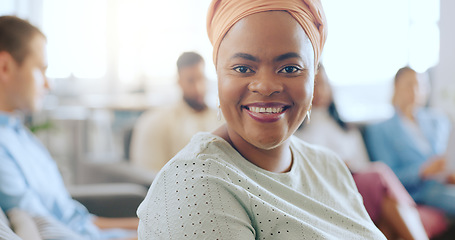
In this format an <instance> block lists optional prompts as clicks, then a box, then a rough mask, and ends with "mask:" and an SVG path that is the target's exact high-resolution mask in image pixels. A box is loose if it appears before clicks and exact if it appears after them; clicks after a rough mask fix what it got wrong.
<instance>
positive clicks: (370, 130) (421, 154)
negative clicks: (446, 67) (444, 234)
mask: <svg viewBox="0 0 455 240" xmlns="http://www.w3.org/2000/svg"><path fill="white" fill-rule="evenodd" d="M425 90H426V89H424V88H422V86H421V80H420V79H419V77H418V74H417V73H416V71H414V70H413V69H412V68H410V67H404V68H401V69H400V70H398V72H397V74H396V76H395V80H394V92H393V98H392V104H393V106H394V107H395V113H394V115H393V116H392V117H391V118H390V119H387V120H385V121H383V122H380V123H376V124H373V125H371V126H368V127H367V128H366V143H367V147H368V149H369V150H370V152H371V157H372V160H373V161H382V162H384V163H386V164H387V165H388V166H389V167H390V168H391V169H392V170H393V171H394V172H395V174H396V175H397V176H398V178H399V179H400V180H401V182H402V183H403V185H404V186H405V187H406V189H407V190H408V192H409V193H410V194H411V196H412V197H413V198H414V200H415V201H416V202H417V203H421V204H425V205H430V206H434V207H437V208H440V209H442V210H444V211H445V212H446V213H447V214H449V215H451V216H455V185H454V184H455V173H453V172H451V171H448V169H446V167H447V164H446V162H447V159H446V157H445V154H446V151H447V148H448V141H449V136H450V132H451V124H450V121H449V119H448V118H447V117H446V116H445V115H443V114H442V113H440V112H437V111H435V110H433V109H430V108H426V107H424V105H425V102H426V95H425V94H424V93H425Z"/></svg>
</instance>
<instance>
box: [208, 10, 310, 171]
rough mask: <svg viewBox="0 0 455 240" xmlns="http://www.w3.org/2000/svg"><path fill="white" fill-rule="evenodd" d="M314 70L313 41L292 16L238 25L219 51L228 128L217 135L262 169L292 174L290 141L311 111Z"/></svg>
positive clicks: (269, 15) (273, 15)
mask: <svg viewBox="0 0 455 240" xmlns="http://www.w3.org/2000/svg"><path fill="white" fill-rule="evenodd" d="M314 66H315V65H314V52H313V47H312V45H311V42H310V41H309V39H308V36H307V35H306V34H305V32H304V31H303V29H302V27H301V26H300V25H299V24H298V23H297V21H296V20H295V19H293V18H292V17H291V16H290V15H289V14H288V13H286V12H283V11H271V12H262V13H257V14H253V15H250V16H248V17H245V18H243V19H242V20H240V21H239V22H237V23H236V24H235V25H234V26H233V27H232V28H231V29H230V30H229V32H228V34H227V35H226V36H225V37H224V39H223V41H222V43H221V45H220V48H219V53H218V59H217V64H216V67H217V75H218V91H219V96H220V107H221V110H222V111H223V116H224V118H225V119H226V122H227V124H226V125H224V126H222V127H221V128H219V129H217V130H216V131H215V132H214V134H216V135H218V136H220V137H222V138H223V139H225V140H226V141H227V142H229V143H230V144H231V145H232V146H233V147H234V148H235V149H236V150H237V151H238V152H239V153H240V154H241V155H242V156H243V157H244V158H246V159H247V160H248V161H250V162H252V163H253V164H255V165H257V166H258V167H260V168H263V169H265V170H268V171H271V172H287V171H289V170H290V169H291V167H292V153H291V151H290V148H289V145H290V139H289V137H290V136H291V135H292V134H293V133H294V132H295V131H296V129H297V128H298V126H299V125H300V124H301V123H302V121H303V120H304V118H305V116H306V113H307V111H308V110H309V109H310V105H311V100H312V96H313V86H314V71H315V67H314ZM255 107H257V109H261V108H262V109H261V110H253V109H254V108H255ZM267 111H269V112H267ZM271 111H274V112H273V113H271ZM270 116H272V117H270ZM270 119H272V120H270Z"/></svg>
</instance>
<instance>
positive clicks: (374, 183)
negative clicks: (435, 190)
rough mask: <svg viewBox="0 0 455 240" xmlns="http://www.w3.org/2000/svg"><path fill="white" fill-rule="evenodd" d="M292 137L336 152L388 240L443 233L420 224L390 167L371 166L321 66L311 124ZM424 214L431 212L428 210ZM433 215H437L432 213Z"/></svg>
mask: <svg viewBox="0 0 455 240" xmlns="http://www.w3.org/2000/svg"><path fill="white" fill-rule="evenodd" d="M295 135H296V136H297V137H299V138H301V139H302V140H304V141H306V142H308V143H312V144H318V145H322V146H325V147H327V148H329V149H330V150H332V151H334V152H335V153H337V154H338V155H339V156H340V157H341V159H342V160H343V161H344V162H345V163H346V165H347V166H348V167H349V169H350V170H351V172H352V174H353V177H354V181H355V183H356V185H357V188H358V189H359V192H360V194H361V195H362V197H363V203H364V205H365V208H366V209H367V211H368V214H369V215H370V217H371V219H372V220H373V222H374V223H375V224H376V225H377V226H378V227H379V229H380V230H381V231H383V233H384V234H385V235H386V236H387V238H388V239H396V238H397V237H399V238H401V239H428V237H427V234H426V232H425V229H428V232H429V233H430V234H432V236H434V235H436V234H439V233H440V232H441V231H442V230H444V226H441V228H440V229H441V230H440V229H434V228H433V229H430V228H431V227H430V224H428V226H427V227H426V228H424V226H423V225H422V222H421V220H420V216H419V212H418V211H417V209H416V204H415V202H414V201H413V200H412V198H411V196H409V194H408V192H407V191H406V189H405V188H404V187H403V185H402V184H401V183H400V181H399V180H398V178H397V177H396V176H395V174H394V173H393V172H392V170H390V168H389V167H388V166H387V165H385V164H383V163H378V162H376V163H371V162H370V160H369V157H368V153H367V150H366V147H365V144H364V141H363V138H362V135H361V133H360V130H359V129H358V128H357V127H356V126H354V125H350V124H348V123H346V122H344V121H343V120H342V119H341V117H340V115H339V114H338V110H337V107H336V104H335V101H334V99H333V93H332V88H331V85H330V83H329V78H328V76H327V73H326V71H325V68H324V66H323V65H322V64H321V65H320V67H319V69H318V73H317V74H316V77H315V87H314V98H313V107H312V111H311V121H309V122H304V123H303V124H302V126H301V127H300V128H299V130H298V131H297V132H296V133H295ZM428 211H433V210H429V209H428ZM434 214H439V215H438V216H441V214H440V213H439V212H438V211H435V212H434Z"/></svg>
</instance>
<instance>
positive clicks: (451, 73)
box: [432, 0, 455, 123]
mask: <svg viewBox="0 0 455 240" xmlns="http://www.w3.org/2000/svg"><path fill="white" fill-rule="evenodd" d="M454 12H455V1H453V0H441V17H440V21H439V27H440V34H441V38H440V54H439V58H440V61H439V64H438V66H436V67H435V70H434V79H433V80H434V82H433V84H434V85H433V90H434V91H433V93H434V94H433V99H432V100H433V105H434V106H435V107H436V108H439V109H442V110H444V111H446V112H447V113H448V114H449V115H450V116H451V118H452V122H454V123H455V14H453V13H454Z"/></svg>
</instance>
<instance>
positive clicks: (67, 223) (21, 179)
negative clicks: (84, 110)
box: [0, 16, 138, 239]
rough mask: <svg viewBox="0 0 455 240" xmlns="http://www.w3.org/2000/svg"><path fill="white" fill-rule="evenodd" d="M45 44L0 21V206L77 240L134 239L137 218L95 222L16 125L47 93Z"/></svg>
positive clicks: (10, 20) (22, 25) (36, 33)
mask: <svg viewBox="0 0 455 240" xmlns="http://www.w3.org/2000/svg"><path fill="white" fill-rule="evenodd" d="M46 44H47V40H46V37H45V36H44V34H43V33H42V32H41V31H40V30H39V29H38V28H36V27H35V26H33V25H31V24H30V23H28V22H27V21H25V20H22V19H20V18H17V17H14V16H1V17H0V166H1V167H0V206H1V208H2V210H3V211H5V212H8V211H9V210H11V209H14V208H19V209H22V210H24V211H26V212H27V213H29V214H30V215H32V216H39V217H44V218H48V219H49V221H50V222H56V223H58V224H59V227H57V229H61V228H62V227H65V228H68V231H69V232H71V233H72V234H74V235H72V236H73V237H74V236H77V237H75V238H77V239H116V238H120V237H122V238H123V237H134V236H135V235H136V234H135V233H134V232H135V231H134V229H136V228H137V224H138V220H137V218H103V217H96V216H94V215H91V214H90V213H89V212H88V211H87V209H86V208H85V207H84V206H82V205H81V204H80V203H79V202H77V201H75V200H73V199H72V198H71V196H70V195H69V193H68V192H67V190H66V188H65V186H64V183H63V180H62V177H61V175H60V172H59V170H58V167H57V164H56V163H55V161H54V160H53V159H52V157H51V156H50V154H49V152H48V151H47V150H46V149H45V147H44V146H43V145H42V144H41V143H40V142H39V140H38V139H37V138H36V137H35V136H34V135H33V134H32V133H31V132H30V131H29V130H28V129H26V127H24V125H23V124H22V122H21V120H20V114H21V113H27V114H30V113H33V112H35V111H39V110H40V109H41V105H42V104H41V102H42V99H43V97H44V95H45V93H46V92H47V90H48V89H49V83H48V80H47V78H46V76H45V72H46V69H47V57H46ZM99 228H105V229H108V230H100V229H99ZM112 228H116V229H112ZM117 228H124V229H117ZM126 229H131V230H126ZM67 238H69V237H67ZM67 238H64V239H67ZM56 239H57V238H56ZM71 239H73V238H71Z"/></svg>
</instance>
